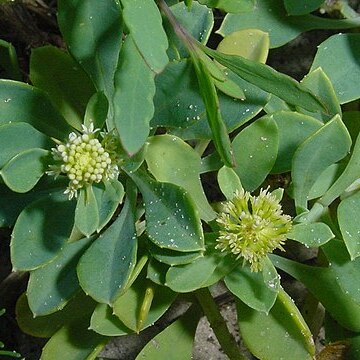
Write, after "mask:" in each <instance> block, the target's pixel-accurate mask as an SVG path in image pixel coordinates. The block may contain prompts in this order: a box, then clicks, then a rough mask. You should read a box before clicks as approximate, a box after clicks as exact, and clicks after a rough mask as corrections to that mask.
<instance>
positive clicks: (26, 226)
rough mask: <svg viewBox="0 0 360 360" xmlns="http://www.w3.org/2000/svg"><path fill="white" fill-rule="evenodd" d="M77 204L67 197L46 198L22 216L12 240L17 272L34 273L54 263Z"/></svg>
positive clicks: (16, 225)
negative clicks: (33, 270)
mask: <svg viewBox="0 0 360 360" xmlns="http://www.w3.org/2000/svg"><path fill="white" fill-rule="evenodd" d="M74 212H75V203H74V202H73V201H69V200H68V199H67V197H66V196H63V195H61V196H57V197H55V196H54V197H46V198H43V199H40V200H38V201H35V202H33V203H32V204H30V205H29V206H27V207H26V208H25V209H24V210H23V211H22V213H21V214H20V215H19V217H18V219H17V221H16V224H15V227H14V230H13V233H12V240H11V248H10V249H11V261H12V264H13V267H14V269H16V270H32V269H35V268H37V267H39V266H41V265H44V264H46V263H48V262H49V261H51V260H52V259H53V258H54V257H55V256H57V255H58V254H59V252H60V251H61V250H62V249H63V247H64V245H65V243H66V241H67V240H68V238H69V236H70V234H71V230H72V228H73V225H74V215H73V214H74Z"/></svg>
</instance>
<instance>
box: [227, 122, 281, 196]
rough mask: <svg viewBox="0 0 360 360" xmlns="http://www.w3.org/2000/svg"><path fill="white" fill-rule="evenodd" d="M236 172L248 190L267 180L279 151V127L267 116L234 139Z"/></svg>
mask: <svg viewBox="0 0 360 360" xmlns="http://www.w3.org/2000/svg"><path fill="white" fill-rule="evenodd" d="M232 145H233V151H234V157H235V160H236V167H235V168H234V170H235V172H236V173H237V174H238V176H239V178H240V181H241V184H242V185H243V187H244V189H245V190H247V191H253V190H255V189H256V188H257V187H258V186H260V185H261V183H262V182H263V181H264V180H265V178H266V176H267V175H268V174H269V172H270V170H271V169H272V167H273V165H274V163H275V160H276V154H277V152H278V129H277V126H276V123H275V121H274V120H273V119H272V118H271V117H269V116H265V117H263V118H261V119H259V120H256V121H255V122H254V123H253V124H251V125H249V126H248V127H247V128H245V129H244V130H242V131H241V132H240V133H239V134H238V135H237V136H236V137H235V139H234V140H233V143H232Z"/></svg>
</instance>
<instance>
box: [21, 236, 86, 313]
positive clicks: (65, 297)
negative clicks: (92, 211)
mask: <svg viewBox="0 0 360 360" xmlns="http://www.w3.org/2000/svg"><path fill="white" fill-rule="evenodd" d="M90 243H91V240H90V239H82V240H79V241H76V242H73V243H68V244H66V246H65V247H64V249H63V250H62V251H61V252H60V254H59V255H58V256H57V257H56V258H55V259H54V260H53V261H52V262H50V263H49V264H46V265H45V266H43V267H41V268H38V269H36V270H34V271H31V273H30V279H29V283H28V288H27V292H26V293H27V297H28V301H29V307H30V309H31V311H32V312H33V314H34V316H44V315H48V314H51V313H54V312H56V311H58V310H61V309H62V308H63V307H64V306H65V305H66V304H67V302H68V301H69V300H70V299H71V298H72V297H73V296H74V295H75V293H76V292H78V291H79V289H80V286H79V281H78V278H77V275H76V265H77V263H78V260H79V258H80V256H81V255H82V254H83V252H84V251H85V250H86V249H87V247H88V246H89V244H90Z"/></svg>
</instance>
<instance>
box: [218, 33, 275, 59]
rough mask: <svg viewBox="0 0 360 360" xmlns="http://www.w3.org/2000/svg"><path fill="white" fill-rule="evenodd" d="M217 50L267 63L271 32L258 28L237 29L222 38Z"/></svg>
mask: <svg viewBox="0 0 360 360" xmlns="http://www.w3.org/2000/svg"><path fill="white" fill-rule="evenodd" d="M217 50H218V51H219V52H221V53H223V54H229V55H238V56H242V57H244V58H246V59H249V60H253V61H258V62H261V63H265V62H266V59H267V56H268V53H269V34H268V33H265V32H263V31H261V30H257V29H245V30H240V31H235V32H233V33H231V34H228V35H226V36H225V37H224V39H223V40H221V42H220V43H219V45H218V47H217Z"/></svg>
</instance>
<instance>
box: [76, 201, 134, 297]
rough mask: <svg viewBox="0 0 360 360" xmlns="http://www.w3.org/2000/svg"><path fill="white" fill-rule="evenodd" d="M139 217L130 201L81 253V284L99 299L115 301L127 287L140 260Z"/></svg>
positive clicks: (79, 265) (92, 295)
mask: <svg viewBox="0 0 360 360" xmlns="http://www.w3.org/2000/svg"><path fill="white" fill-rule="evenodd" d="M136 250H137V241H136V232H135V220H134V214H133V212H132V209H131V206H130V204H129V201H126V202H125V205H124V207H123V209H122V211H121V213H120V215H119V217H118V218H117V219H116V220H115V222H114V223H113V224H112V225H111V226H110V227H109V228H108V229H106V230H105V231H104V232H103V233H102V234H101V235H100V236H99V237H98V239H96V240H95V241H94V243H93V244H92V245H91V246H90V247H89V249H88V250H87V251H86V252H85V254H84V255H83V256H82V257H81V259H80V261H79V264H78V268H77V273H78V277H79V281H80V285H81V287H82V288H83V289H84V290H85V292H86V293H88V294H90V296H91V297H93V298H94V299H96V300H97V301H98V302H102V303H106V304H111V303H113V302H114V301H115V299H116V298H117V297H118V296H119V294H120V293H121V292H122V291H123V289H124V287H125V285H126V283H127V281H128V279H129V276H130V274H131V271H132V269H133V268H134V265H135V261H136Z"/></svg>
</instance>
